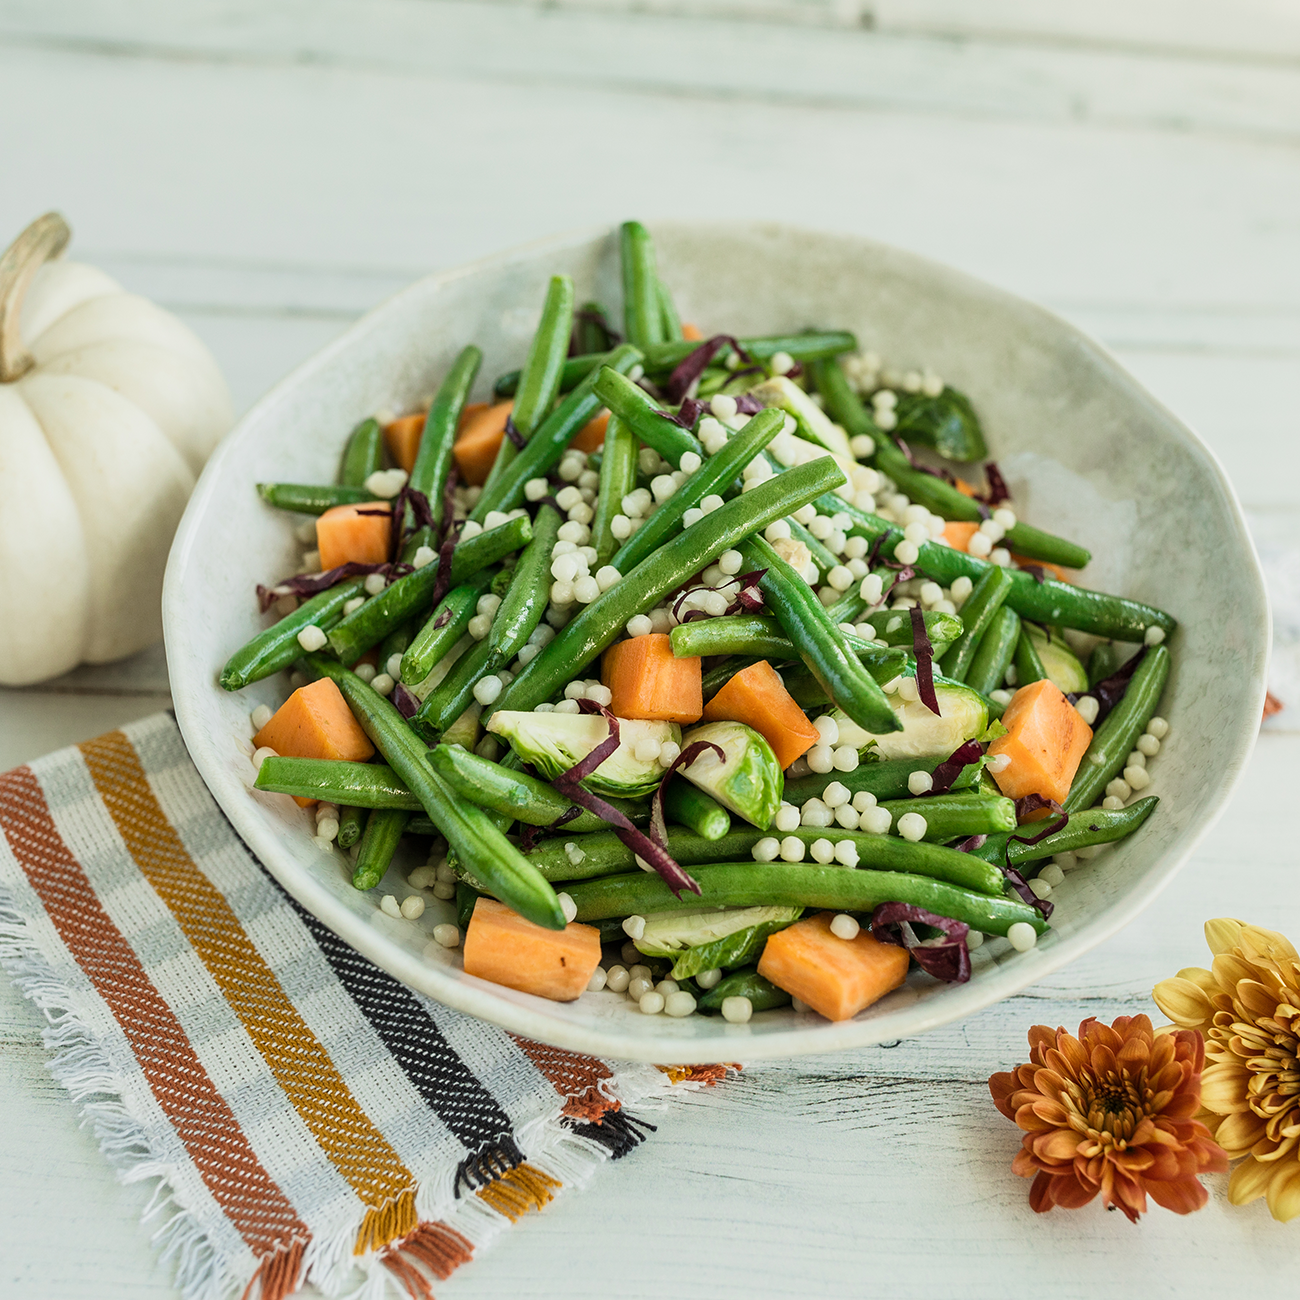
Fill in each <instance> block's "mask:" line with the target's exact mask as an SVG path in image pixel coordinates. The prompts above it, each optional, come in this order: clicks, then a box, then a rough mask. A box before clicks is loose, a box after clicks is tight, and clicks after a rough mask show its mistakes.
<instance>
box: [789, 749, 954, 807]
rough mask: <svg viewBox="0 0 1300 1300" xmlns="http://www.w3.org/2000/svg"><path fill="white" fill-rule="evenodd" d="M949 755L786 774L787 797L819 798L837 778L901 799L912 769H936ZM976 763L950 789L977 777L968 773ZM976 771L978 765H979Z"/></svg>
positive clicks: (854, 788)
mask: <svg viewBox="0 0 1300 1300" xmlns="http://www.w3.org/2000/svg"><path fill="white" fill-rule="evenodd" d="M947 761H948V760H947V758H946V756H937V755H931V756H930V757H928V758H890V759H885V760H884V761H883V762H876V763H859V764H858V766H857V767H855V768H854V769H853V771H852V772H813V773H811V774H810V775H808V776H797V777H787V778H786V782H785V795H784V798H785V801H786V802H787V803H793V804H800V805H802V804H804V803H806V802H807V801H808V800H809V799H820V798H821V797H822V795H823V794H824V793H825V792H826V787H827V786H828V785H830V784H831V783H832V782H834V781H838V782H839V783H840V784H841V785H842V786H844V788H845V789H846V790H848V791H849V793H850V794H858V793H860V792H863V791H865V792H866V793H867V794H873V795H875V796H876V798H877V799H881V800H883V799H902V798H903V797H904V796H905V795H906V794H907V793H908V784H907V778H908V777H909V776H911V775H912V773H913V772H933V771H934V769H935V768H936V767H938V766H939V764H940V763H945V762H947ZM972 767H975V764H973V763H972V764H969V765H968V766H967V767H965V768H963V770H962V772H961V773H960V774H959V775H958V777H957V779H956V780H955V781H954V782H953V783H952V785H951V786H950V787H949V789H961V788H962V787H963V786H966V785H969V784H971V782H972V781H974V780H975V779H976V777H975V775H972V776H970V777H968V776H967V773H969V772H970V771H971V768H972ZM976 770H977V772H978V770H979V769H976Z"/></svg>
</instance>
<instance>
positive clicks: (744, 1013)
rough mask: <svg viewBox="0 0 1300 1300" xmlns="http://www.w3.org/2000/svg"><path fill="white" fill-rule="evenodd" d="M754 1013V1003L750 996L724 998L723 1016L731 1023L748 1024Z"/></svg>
mask: <svg viewBox="0 0 1300 1300" xmlns="http://www.w3.org/2000/svg"><path fill="white" fill-rule="evenodd" d="M753 1014H754V1004H753V1003H752V1002H751V1001H750V1000H749V999H748V998H741V997H733V998H723V999H722V1018H723V1020H725V1021H726V1022H727V1023H728V1024H729V1025H744V1024H748V1022H749V1019H750V1017H751V1016H752V1015H753Z"/></svg>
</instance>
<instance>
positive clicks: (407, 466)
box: [384, 411, 424, 474]
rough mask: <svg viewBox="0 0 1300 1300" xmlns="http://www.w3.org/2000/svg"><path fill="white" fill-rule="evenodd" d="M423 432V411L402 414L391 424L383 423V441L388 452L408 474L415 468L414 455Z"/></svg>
mask: <svg viewBox="0 0 1300 1300" xmlns="http://www.w3.org/2000/svg"><path fill="white" fill-rule="evenodd" d="M423 434H424V413H423V412H422V411H421V412H418V413H417V414H415V415H404V416H402V417H401V419H399V420H394V421H393V422H392V424H386V425H384V442H385V443H387V444H388V454H389V455H390V456H391V457H392V458H393V459H394V460H395V461H396V462H397V463H398V464H399V465H400V466H401V467H402V468H403V469H404V470H405V471H406V472H407V473H408V474H409V473H410V472H411V471H412V470H413V469H414V468H415V457H416V456H417V454H418V453H419V450H420V438H421V436H422V435H423Z"/></svg>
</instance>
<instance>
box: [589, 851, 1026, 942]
mask: <svg viewBox="0 0 1300 1300" xmlns="http://www.w3.org/2000/svg"><path fill="white" fill-rule="evenodd" d="M691 874H692V875H693V876H694V877H695V879H696V881H697V882H698V883H699V886H700V893H699V894H692V893H690V892H689V891H683V892H682V896H681V898H680V899H678V898H675V897H674V896H673V892H672V890H671V889H669V888H668V885H667V884H666V883H665V882H664V881H663V880H661V879H660V878H659V877H658V876H656V875H652V874H651V873H649V872H646V871H638V872H636V873H634V874H629V875H625V876H605V877H603V878H602V879H600V880H583V881H578V882H577V883H575V884H573V885H570V886H569V888H568V890H567V891H566V892H567V893H568V895H569V897H570V898H572V899H573V901H574V903H575V904H576V905H577V908H578V916H577V919H578V920H579V921H598V920H602V919H603V918H605V917H607V916H629V915H636V916H644V915H646V914H647V913H649V912H667V911H677V910H678V909H681V908H688V907H695V908H699V907H756V906H762V905H767V906H771V907H825V908H834V909H835V910H836V911H837V912H870V911H872V910H873V909H874V908H876V907H877V906H878V905H879V904H881V903H910V904H912V905H913V906H914V907H923V908H925V909H926V910H927V911H929V912H934V913H935V914H936V915H938V916H950V917H952V918H953V919H954V920H957V921H965V922H966V924H967V925H969V926H972V927H973V928H974V929H976V930H981V931H983V932H984V933H985V934H999V935H1005V934H1006V932H1007V931H1008V930H1009V929H1010V928H1011V926H1013V925H1014V924H1015V923H1016V922H1017V921H1025V922H1028V923H1029V924H1030V925H1032V926H1033V927H1034V929H1035V930H1036V931H1037V932H1038V933H1039V934H1043V933H1045V932H1046V930H1047V923H1046V922H1045V921H1044V920H1043V919H1042V917H1041V916H1039V914H1038V912H1037V911H1036V910H1035V909H1034V908H1032V907H1030V906H1029V905H1028V904H1027V903H1024V902H1022V901H1021V900H1020V899H1019V898H1012V897H1009V896H1007V895H1003V896H1001V897H992V896H990V895H988V894H977V893H975V892H973V891H972V890H969V889H960V888H958V887H957V886H956V885H950V884H947V883H945V882H944V881H941V880H932V879H930V878H928V877H926V876H915V875H908V874H905V873H903V872H895V871H846V870H844V868H843V867H839V868H836V867H816V866H812V867H810V866H807V865H806V864H804V863H799V864H798V865H796V866H786V865H784V864H782V865H780V866H777V865H776V864H775V863H765V862H715V863H710V864H708V865H705V866H700V867H698V868H697V869H696V870H695V871H693V872H692V873H691Z"/></svg>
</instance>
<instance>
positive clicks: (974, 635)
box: [939, 564, 1011, 682]
mask: <svg viewBox="0 0 1300 1300" xmlns="http://www.w3.org/2000/svg"><path fill="white" fill-rule="evenodd" d="M1010 591H1011V575H1010V574H1009V573H1008V572H1007V571H1006V569H1004V568H1001V567H999V566H998V565H996V564H994V565H990V566H989V568H988V570H987V571H986V572H985V573H984V574H983V575H982V576H981V577H980V579H979V581H978V582H977V583H976V584H975V586H974V588H973V589H972V591H971V594H970V595H969V596H967V597H966V603H965V604H964V605H962V607H961V621H962V628H963V631H962V634H961V636H959V637H958V638H957V640H956V641H954V642H953V643H952V645H950V646H949V647H948V649H947V650H945V651H944V654H943V658H942V659H940V661H939V671H940V672H942V673H943V675H944V676H945V677H947V678H949V679H950V680H952V681H955V682H964V681H965V680H966V674H967V673H968V672H970V666H971V664H972V663H973V662H974V660H975V651H976V649H978V647H979V643H980V638H981V637H982V636H983V635H984V632H985V629H986V628H987V627H988V626H989V624H990V623H992V621H993V615H994V614H996V613H997V612H998V609H999V608H1000V607H1001V605H1002V603H1003V601H1005V600H1006V598H1007V595H1008V593H1009V592H1010Z"/></svg>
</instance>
